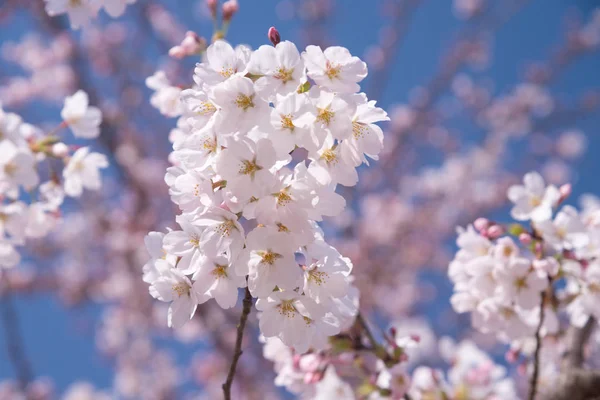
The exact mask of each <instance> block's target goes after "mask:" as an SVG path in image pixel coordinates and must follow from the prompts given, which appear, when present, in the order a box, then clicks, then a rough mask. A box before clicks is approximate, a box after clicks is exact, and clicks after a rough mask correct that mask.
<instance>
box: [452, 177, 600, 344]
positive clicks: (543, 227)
mask: <svg viewBox="0 0 600 400" xmlns="http://www.w3.org/2000/svg"><path fill="white" fill-rule="evenodd" d="M570 192H571V187H570V185H568V184H566V185H563V186H561V187H560V188H558V187H556V186H554V185H546V184H545V182H544V179H543V178H542V177H541V175H539V174H538V173H536V172H531V173H528V174H526V175H525V177H524V179H523V184H522V185H514V186H511V187H510V188H509V189H508V198H509V200H510V201H511V202H512V203H513V204H514V206H513V208H512V210H511V216H512V218H514V219H515V220H516V221H518V223H513V224H510V225H508V226H504V225H501V224H498V223H495V222H492V221H489V220H487V219H483V218H480V219H478V220H476V221H475V223H474V224H473V225H471V226H469V227H468V228H467V229H460V230H459V236H458V240H457V244H458V247H459V251H458V253H457V254H456V256H455V258H454V260H453V261H452V262H451V263H450V267H449V276H450V279H451V280H452V281H453V282H454V290H455V293H454V295H453V296H452V298H451V303H452V306H453V307H454V309H455V310H456V311H457V312H460V313H463V312H471V313H472V321H473V325H474V327H475V328H476V329H478V330H479V331H481V332H484V333H487V332H494V333H495V334H496V335H497V336H498V338H499V339H501V340H502V341H505V342H509V343H513V347H516V348H519V347H520V345H519V344H520V343H524V341H525V339H526V338H528V337H529V338H531V337H533V335H534V334H535V332H536V330H539V333H540V335H542V336H547V335H556V334H558V333H559V328H560V324H559V321H560V315H561V314H562V313H566V314H568V316H569V318H570V321H571V324H572V325H574V326H577V327H582V326H583V325H585V324H586V322H587V321H588V319H589V318H590V317H596V318H597V317H599V316H600V313H599V312H598V308H597V304H598V301H599V300H600V290H599V288H600V263H599V262H598V256H599V255H600V253H599V251H600V246H599V245H600V203H599V202H598V201H596V200H593V199H591V198H587V200H586V201H585V203H584V208H583V212H579V211H578V210H577V209H576V208H575V207H573V206H571V205H563V202H564V201H565V200H566V199H567V197H568V196H569V194H570ZM559 207H560V208H559ZM525 221H529V223H530V226H529V227H526V226H524V225H522V223H523V222H525ZM540 319H542V320H541V321H540Z"/></svg>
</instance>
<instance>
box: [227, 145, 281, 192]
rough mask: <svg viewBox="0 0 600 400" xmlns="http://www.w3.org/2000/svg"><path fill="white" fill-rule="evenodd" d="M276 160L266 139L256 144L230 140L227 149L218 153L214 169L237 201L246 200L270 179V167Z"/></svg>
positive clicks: (271, 146)
mask: <svg viewBox="0 0 600 400" xmlns="http://www.w3.org/2000/svg"><path fill="white" fill-rule="evenodd" d="M275 162H276V158H275V150H274V149H273V145H272V144H271V142H270V141H268V140H266V139H260V140H259V141H258V142H257V143H254V142H253V141H251V140H229V141H228V142H227V148H226V149H225V150H223V151H221V154H220V155H219V158H218V160H217V165H216V170H217V172H218V173H219V175H221V177H222V178H223V179H224V180H226V181H227V189H228V190H230V191H231V192H232V193H233V194H234V195H235V196H237V197H238V198H239V199H240V201H245V200H247V199H249V198H250V197H252V196H254V195H255V194H260V192H261V191H262V189H263V188H264V187H268V186H269V185H270V184H271V183H272V182H273V179H274V177H273V174H272V173H271V172H270V171H269V170H270V168H271V167H273V165H275Z"/></svg>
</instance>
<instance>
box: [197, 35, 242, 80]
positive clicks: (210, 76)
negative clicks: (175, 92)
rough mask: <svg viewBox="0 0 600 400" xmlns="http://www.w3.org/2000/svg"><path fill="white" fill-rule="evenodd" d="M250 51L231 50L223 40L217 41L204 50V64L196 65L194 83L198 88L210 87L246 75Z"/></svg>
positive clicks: (240, 48)
mask: <svg viewBox="0 0 600 400" xmlns="http://www.w3.org/2000/svg"><path fill="white" fill-rule="evenodd" d="M250 52H251V51H250V49H249V48H247V47H245V46H238V47H236V48H235V50H234V49H233V47H231V45H230V44H229V43H227V42H225V41H224V40H217V41H216V42H214V43H213V44H211V45H210V46H208V49H206V61H207V62H206V63H200V64H196V69H195V70H194V82H196V84H197V85H198V86H200V87H203V86H204V85H208V86H212V85H216V84H218V83H221V82H223V81H226V80H227V79H229V78H231V77H234V76H237V77H241V76H244V75H246V66H247V64H248V61H249V60H250Z"/></svg>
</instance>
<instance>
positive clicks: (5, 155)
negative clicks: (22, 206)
mask: <svg viewBox="0 0 600 400" xmlns="http://www.w3.org/2000/svg"><path fill="white" fill-rule="evenodd" d="M38 183H39V178H38V174H37V171H36V162H35V158H34V156H33V154H31V152H30V151H29V149H26V148H19V147H17V146H15V144H14V143H12V142H11V141H9V140H3V141H1V142H0V193H4V194H7V195H8V196H10V197H13V198H16V197H17V196H18V188H19V186H23V187H24V188H25V189H26V190H30V189H32V188H33V187H35V186H36V185H37V184H38Z"/></svg>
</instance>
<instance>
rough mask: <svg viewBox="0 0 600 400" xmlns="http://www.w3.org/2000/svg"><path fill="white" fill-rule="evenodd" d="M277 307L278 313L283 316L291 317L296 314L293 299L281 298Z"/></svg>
mask: <svg viewBox="0 0 600 400" xmlns="http://www.w3.org/2000/svg"><path fill="white" fill-rule="evenodd" d="M277 308H278V309H279V314H281V315H283V316H284V317H287V318H293V317H295V316H296V307H294V301H293V300H283V301H282V302H281V304H279V305H278V306H277Z"/></svg>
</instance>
